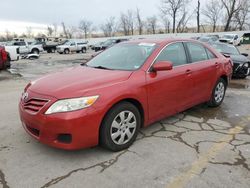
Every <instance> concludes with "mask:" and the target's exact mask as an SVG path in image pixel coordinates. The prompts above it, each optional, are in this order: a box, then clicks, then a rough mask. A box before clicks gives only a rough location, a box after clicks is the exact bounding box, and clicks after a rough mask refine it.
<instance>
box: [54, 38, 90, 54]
mask: <svg viewBox="0 0 250 188" xmlns="http://www.w3.org/2000/svg"><path fill="white" fill-rule="evenodd" d="M87 49H88V44H87V42H80V41H79V42H76V41H67V42H65V43H64V44H63V45H59V46H57V48H56V50H57V52H58V53H59V54H63V53H64V54H69V53H70V52H77V53H79V52H82V53H86V51H87Z"/></svg>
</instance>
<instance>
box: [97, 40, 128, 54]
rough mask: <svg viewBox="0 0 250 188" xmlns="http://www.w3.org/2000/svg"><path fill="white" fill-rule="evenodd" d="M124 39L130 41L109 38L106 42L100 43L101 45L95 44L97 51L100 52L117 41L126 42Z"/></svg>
mask: <svg viewBox="0 0 250 188" xmlns="http://www.w3.org/2000/svg"><path fill="white" fill-rule="evenodd" d="M124 41H128V39H108V40H106V41H105V42H103V43H100V45H97V46H95V51H96V52H98V51H101V50H105V49H107V48H110V47H111V46H113V45H115V44H117V43H120V42H124Z"/></svg>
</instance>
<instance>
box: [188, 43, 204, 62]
mask: <svg viewBox="0 0 250 188" xmlns="http://www.w3.org/2000/svg"><path fill="white" fill-rule="evenodd" d="M187 47H188V51H189V54H190V57H191V61H192V63H194V62H199V61H205V60H207V59H208V55H207V52H206V49H205V48H204V47H203V46H202V45H200V44H197V43H191V42H188V43H187Z"/></svg>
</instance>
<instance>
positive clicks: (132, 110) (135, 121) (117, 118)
mask: <svg viewBox="0 0 250 188" xmlns="http://www.w3.org/2000/svg"><path fill="white" fill-rule="evenodd" d="M122 117H124V118H122ZM122 119H124V121H122ZM140 125H141V114H140V112H139V110H138V109H137V108H136V107H135V106H134V105H133V104H131V103H129V102H121V103H119V104H117V105H115V106H114V107H112V109H111V110H110V111H109V112H108V113H107V114H106V116H105V118H104V120H103V122H102V125H101V128H100V144H101V146H103V147H104V148H106V149H109V150H112V151H121V150H124V149H126V148H128V147H129V146H131V145H132V144H133V142H134V141H135V139H136V137H137V134H138V130H139V128H140ZM112 133H113V137H112Z"/></svg>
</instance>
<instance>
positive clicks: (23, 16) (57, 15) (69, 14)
mask: <svg viewBox="0 0 250 188" xmlns="http://www.w3.org/2000/svg"><path fill="white" fill-rule="evenodd" d="M192 1H193V2H196V0H192ZM205 1H206V0H201V3H205ZM160 2H161V0H1V1H0V9H1V13H0V33H3V32H5V31H6V29H8V30H9V31H10V32H16V33H18V34H21V33H23V32H26V28H27V27H32V28H33V29H32V31H33V32H35V33H37V32H39V31H42V32H43V31H45V32H46V28H47V25H51V24H53V23H57V24H59V25H60V24H61V22H62V21H64V22H65V23H66V24H67V25H78V23H79V21H80V20H81V19H82V18H86V19H88V20H91V21H92V22H93V23H94V25H96V26H98V25H99V24H101V23H103V22H104V21H105V19H107V18H109V17H110V16H114V17H119V16H120V12H122V11H123V12H124V11H127V10H128V9H133V10H135V9H136V7H138V8H139V9H140V10H141V15H142V16H143V17H144V18H146V17H149V16H152V15H157V16H159V9H158V7H159V5H160ZM195 6H196V4H195Z"/></svg>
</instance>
